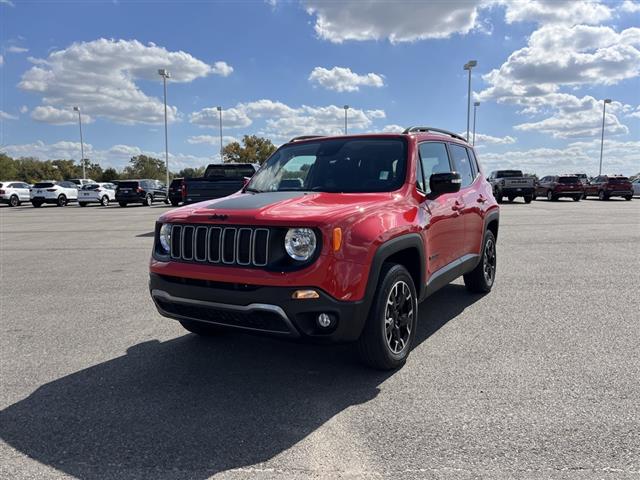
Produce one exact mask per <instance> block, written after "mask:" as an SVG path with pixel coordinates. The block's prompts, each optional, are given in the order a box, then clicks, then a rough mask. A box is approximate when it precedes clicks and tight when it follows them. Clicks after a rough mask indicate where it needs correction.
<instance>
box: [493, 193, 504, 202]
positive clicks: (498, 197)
mask: <svg viewBox="0 0 640 480" xmlns="http://www.w3.org/2000/svg"><path fill="white" fill-rule="evenodd" d="M494 196H495V195H494ZM496 201H497V202H498V203H502V202H503V201H504V198H503V196H502V195H498V196H497V197H496Z"/></svg>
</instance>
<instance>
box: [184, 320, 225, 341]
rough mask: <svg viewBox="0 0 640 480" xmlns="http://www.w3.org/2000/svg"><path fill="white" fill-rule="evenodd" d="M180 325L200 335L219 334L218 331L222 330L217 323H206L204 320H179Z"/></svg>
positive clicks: (210, 335)
mask: <svg viewBox="0 0 640 480" xmlns="http://www.w3.org/2000/svg"><path fill="white" fill-rule="evenodd" d="M180 325H182V326H183V327H184V328H185V329H186V330H188V331H190V332H191V333H195V334H196V335H200V336H201V337H212V336H215V335H218V334H220V332H221V331H222V328H220V327H218V326H217V325H212V324H207V323H204V322H193V321H190V320H180Z"/></svg>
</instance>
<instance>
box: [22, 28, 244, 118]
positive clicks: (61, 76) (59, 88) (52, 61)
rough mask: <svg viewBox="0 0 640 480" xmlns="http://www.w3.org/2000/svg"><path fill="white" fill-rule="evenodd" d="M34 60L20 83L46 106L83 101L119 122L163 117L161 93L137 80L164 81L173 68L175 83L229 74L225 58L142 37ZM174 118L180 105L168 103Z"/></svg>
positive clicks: (75, 47)
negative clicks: (151, 92) (212, 59)
mask: <svg viewBox="0 0 640 480" xmlns="http://www.w3.org/2000/svg"><path fill="white" fill-rule="evenodd" d="M30 60H31V61H32V62H33V63H34V66H33V67H32V68H30V69H29V70H27V71H26V72H25V73H24V74H23V76H22V80H21V81H20V83H19V87H20V88H21V89H23V90H25V91H28V92H33V93H37V94H40V95H42V101H43V103H44V105H45V106H53V107H57V108H68V107H69V106H71V105H80V106H81V107H82V109H83V112H87V113H88V114H90V115H92V116H94V117H102V118H107V119H109V120H113V121H115V122H118V123H124V124H135V123H162V122H163V121H164V106H163V101H162V99H161V98H160V97H151V96H148V95H147V94H145V93H144V92H143V91H142V90H141V89H140V87H139V85H138V84H137V83H136V81H137V80H150V81H154V82H157V83H158V87H157V89H156V90H155V91H156V92H157V93H158V94H161V92H162V87H161V86H160V77H159V76H158V73H157V70H158V69H159V68H166V69H168V70H169V71H170V73H171V75H172V77H171V79H170V82H172V83H188V82H191V81H193V80H195V79H197V78H202V77H206V76H207V75H228V74H229V73H230V72H231V71H232V69H231V67H229V66H228V65H227V64H226V63H224V62H217V63H216V64H214V65H213V66H211V65H208V64H206V63H205V62H203V61H201V60H198V59H197V58H195V57H193V56H191V55H189V54H188V53H186V52H183V51H176V52H170V51H168V50H166V49H165V48H163V47H159V46H157V45H155V44H153V43H149V44H147V45H144V44H142V43H140V42H138V41H137V40H107V39H104V38H101V39H98V40H94V41H91V42H81V43H74V44H72V45H71V46H69V47H68V48H65V49H62V50H56V51H53V52H51V53H50V54H49V56H48V57H47V58H46V59H35V58H30ZM167 113H168V118H169V121H175V120H176V119H178V117H179V114H178V110H177V108H176V107H174V106H169V108H168V112H167Z"/></svg>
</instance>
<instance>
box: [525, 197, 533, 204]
mask: <svg viewBox="0 0 640 480" xmlns="http://www.w3.org/2000/svg"><path fill="white" fill-rule="evenodd" d="M534 198H535V197H534V196H533V195H527V196H525V197H524V203H531V200H533V199H534Z"/></svg>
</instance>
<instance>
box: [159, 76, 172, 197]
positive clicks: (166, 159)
mask: <svg viewBox="0 0 640 480" xmlns="http://www.w3.org/2000/svg"><path fill="white" fill-rule="evenodd" d="M158 75H160V76H161V77H162V83H163V86H164V163H165V169H166V171H167V172H166V173H167V185H166V186H167V197H166V198H169V135H168V129H167V78H171V74H170V73H169V71H168V70H165V69H164V68H161V69H159V70H158Z"/></svg>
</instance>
